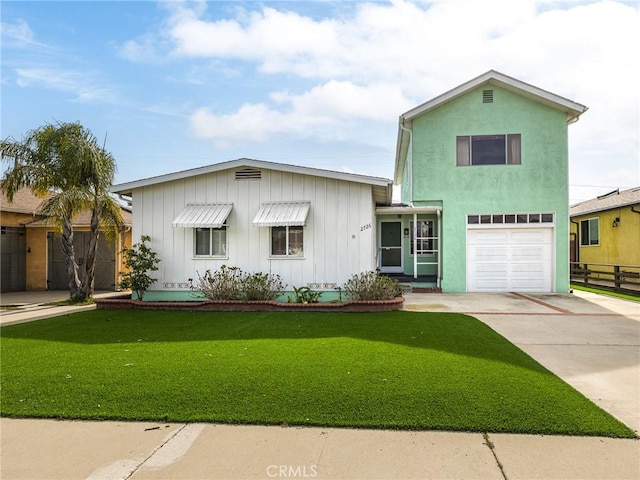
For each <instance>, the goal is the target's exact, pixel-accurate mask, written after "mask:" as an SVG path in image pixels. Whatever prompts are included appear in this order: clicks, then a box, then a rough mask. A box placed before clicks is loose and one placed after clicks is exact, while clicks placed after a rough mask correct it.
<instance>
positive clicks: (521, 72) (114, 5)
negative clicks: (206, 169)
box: [0, 0, 640, 203]
mask: <svg viewBox="0 0 640 480" xmlns="http://www.w3.org/2000/svg"><path fill="white" fill-rule="evenodd" d="M0 8H1V16H2V46H1V48H2V59H1V64H2V77H1V78H2V80H1V81H2V84H1V85H2V91H1V95H2V98H1V100H2V107H1V109H2V111H1V120H2V123H1V132H0V133H1V136H2V138H6V137H8V136H12V137H14V138H16V139H21V138H22V137H23V135H24V134H25V133H26V132H27V131H29V130H31V129H33V128H37V127H39V126H42V125H44V124H46V123H55V122H67V121H80V122H81V123H82V124H83V125H85V126H86V127H88V128H89V129H91V130H92V132H93V133H94V134H95V135H96V136H97V137H99V138H101V139H102V138H105V136H106V145H107V149H108V150H109V151H111V152H112V153H113V155H114V156H115V158H116V160H117V162H118V174H117V177H116V183H122V182H127V181H131V180H136V179H139V178H145V177H149V176H155V175H160V174H163V173H169V172H174V171H178V170H184V169H188V168H194V167H199V166H202V165H208V164H212V163H217V162H221V161H227V160H233V159H236V158H241V157H248V158H255V159H259V160H268V161H277V162H283V163H293V164H299V165H306V166H313V167H318V168H328V169H333V170H341V171H348V172H355V173H362V174H366V175H373V176H382V177H388V178H391V177H392V176H393V165H394V154H395V145H396V134H397V120H398V116H399V115H400V114H402V113H403V112H405V111H407V110H409V109H410V108H412V107H414V106H416V105H419V104H421V103H423V102H425V101H427V100H429V99H430V98H433V97H435V96H437V95H439V94H441V93H443V92H445V91H447V90H449V89H451V88H453V87H455V86H457V85H459V84H461V83H463V82H465V81H467V80H470V79H471V78H474V77H476V76H477V75H480V74H481V73H484V72H485V71H487V70H489V69H492V68H493V69H495V70H498V71H500V72H502V73H505V74H507V75H510V76H513V77H516V78H518V79H520V80H523V81H525V82H527V83H531V84H533V85H535V86H538V87H540V88H543V89H545V90H549V91H551V92H553V93H556V94H558V95H561V96H564V97H566V98H569V99H571V100H574V101H576V102H579V103H582V104H584V105H587V106H588V107H589V110H588V111H587V112H586V113H585V114H584V115H583V116H582V118H581V119H580V121H579V122H578V123H576V124H574V125H571V126H570V129H569V131H570V144H569V153H570V172H569V173H570V182H569V183H570V201H571V203H575V202H578V201H581V200H586V199H588V198H591V197H594V196H596V195H600V194H603V193H606V192H608V191H610V190H612V189H613V188H620V189H624V188H629V187H633V186H637V185H640V160H639V131H640V126H639V108H638V105H639V88H638V85H640V65H639V60H638V50H637V48H638V47H637V46H638V45H640V28H638V27H639V25H640V7H639V4H638V2H635V1H629V2H622V1H580V0H574V1H570V0H569V1H554V0H519V1H513V0H484V1H482V2H480V1H476V0H433V1H425V2H408V1H402V0H397V1H392V2H383V1H379V2H353V1H352V2H340V1H328V0H327V1H285V2H270V1H260V2H258V1H236V2H222V1H215V2H214V1H212V2H179V1H165V2H153V1H141V2H131V1H105V2H93V1H92V2H89V1H85V2H80V1H70V2H59V1H46V2H36V1H16V2H12V1H2V2H1V4H0ZM4 168H6V166H4V165H3V169H4Z"/></svg>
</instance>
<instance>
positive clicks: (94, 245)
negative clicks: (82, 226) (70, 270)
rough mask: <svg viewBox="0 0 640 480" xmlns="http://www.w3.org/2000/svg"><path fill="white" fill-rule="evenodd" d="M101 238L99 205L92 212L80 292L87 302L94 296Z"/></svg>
mask: <svg viewBox="0 0 640 480" xmlns="http://www.w3.org/2000/svg"><path fill="white" fill-rule="evenodd" d="M99 238H100V217H99V215H98V208H97V205H94V207H93V210H92V212H91V234H90V236H89V248H88V251H87V257H86V259H85V263H84V272H83V273H84V275H83V278H82V285H81V290H80V298H81V299H82V300H85V299H87V298H90V297H92V296H93V289H94V284H95V278H96V256H97V252H98V239H99Z"/></svg>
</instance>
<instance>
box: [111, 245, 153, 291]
mask: <svg viewBox="0 0 640 480" xmlns="http://www.w3.org/2000/svg"><path fill="white" fill-rule="evenodd" d="M150 241H151V237H149V236H148V235H142V236H141V237H140V243H136V244H135V245H133V247H132V248H125V249H124V250H122V254H123V255H124V258H125V261H124V265H125V267H127V268H129V271H128V272H120V276H121V277H122V279H121V280H120V283H119V284H118V285H119V287H120V288H123V289H125V290H127V289H131V290H132V291H133V292H135V294H136V295H137V297H138V300H142V297H144V294H145V292H146V291H147V290H148V288H149V287H150V286H151V285H153V284H154V283H155V282H156V280H157V278H152V277H151V276H150V275H149V273H148V272H154V271H156V270H158V263H160V259H159V258H158V255H157V254H156V252H154V251H153V250H151V249H150V248H149V247H148V246H147V244H146V242H150Z"/></svg>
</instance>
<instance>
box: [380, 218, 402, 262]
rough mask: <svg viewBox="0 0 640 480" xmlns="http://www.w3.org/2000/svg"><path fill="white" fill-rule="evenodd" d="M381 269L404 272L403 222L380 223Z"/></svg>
mask: <svg viewBox="0 0 640 480" xmlns="http://www.w3.org/2000/svg"><path fill="white" fill-rule="evenodd" d="M380 271H381V272H383V273H402V222H381V223H380Z"/></svg>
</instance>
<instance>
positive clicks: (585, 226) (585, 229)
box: [580, 220, 589, 245]
mask: <svg viewBox="0 0 640 480" xmlns="http://www.w3.org/2000/svg"><path fill="white" fill-rule="evenodd" d="M580 245H589V221H588V220H581V221H580Z"/></svg>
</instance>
